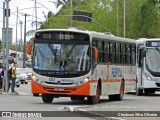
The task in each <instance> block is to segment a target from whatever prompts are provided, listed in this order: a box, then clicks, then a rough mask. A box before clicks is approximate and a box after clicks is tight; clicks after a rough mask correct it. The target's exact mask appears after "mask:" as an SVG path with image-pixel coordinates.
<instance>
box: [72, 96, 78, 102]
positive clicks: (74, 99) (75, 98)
mask: <svg viewBox="0 0 160 120" xmlns="http://www.w3.org/2000/svg"><path fill="white" fill-rule="evenodd" d="M70 98H71V100H72V101H77V100H78V99H77V97H75V96H72V97H70Z"/></svg>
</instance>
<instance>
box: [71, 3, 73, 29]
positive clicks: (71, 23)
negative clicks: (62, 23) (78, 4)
mask: <svg viewBox="0 0 160 120" xmlns="http://www.w3.org/2000/svg"><path fill="white" fill-rule="evenodd" d="M71 15H72V0H71ZM72 24H73V23H72V17H71V27H72Z"/></svg>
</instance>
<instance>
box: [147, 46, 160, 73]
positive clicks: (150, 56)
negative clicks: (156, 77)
mask: <svg viewBox="0 0 160 120" xmlns="http://www.w3.org/2000/svg"><path fill="white" fill-rule="evenodd" d="M146 68H147V69H148V70H149V71H150V72H152V73H154V72H155V73H157V72H160V48H148V49H147V50H146Z"/></svg>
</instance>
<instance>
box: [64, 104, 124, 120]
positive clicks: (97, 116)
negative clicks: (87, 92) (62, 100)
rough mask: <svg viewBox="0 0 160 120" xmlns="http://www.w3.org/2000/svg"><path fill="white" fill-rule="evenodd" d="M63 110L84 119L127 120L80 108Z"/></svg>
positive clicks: (66, 107) (73, 107) (69, 107)
mask: <svg viewBox="0 0 160 120" xmlns="http://www.w3.org/2000/svg"><path fill="white" fill-rule="evenodd" d="M63 109H64V110H66V111H69V112H73V113H76V114H80V115H83V116H84V117H91V118H92V117H94V118H93V119H97V120H126V119H122V118H117V117H109V116H106V115H104V114H99V113H96V111H95V112H91V111H87V110H85V109H81V108H79V106H78V107H75V106H65V107H64V108H63Z"/></svg>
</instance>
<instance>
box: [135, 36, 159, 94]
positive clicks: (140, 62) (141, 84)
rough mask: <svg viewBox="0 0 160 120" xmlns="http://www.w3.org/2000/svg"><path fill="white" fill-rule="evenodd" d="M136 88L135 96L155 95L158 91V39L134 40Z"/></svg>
mask: <svg viewBox="0 0 160 120" xmlns="http://www.w3.org/2000/svg"><path fill="white" fill-rule="evenodd" d="M136 43H137V88H136V94H137V95H142V94H143V92H144V93H145V94H148V93H155V91H156V90H159V89H160V38H154V39H146V38H141V39H138V40H136Z"/></svg>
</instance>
